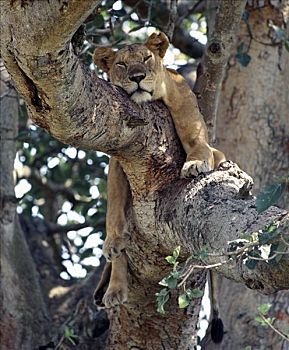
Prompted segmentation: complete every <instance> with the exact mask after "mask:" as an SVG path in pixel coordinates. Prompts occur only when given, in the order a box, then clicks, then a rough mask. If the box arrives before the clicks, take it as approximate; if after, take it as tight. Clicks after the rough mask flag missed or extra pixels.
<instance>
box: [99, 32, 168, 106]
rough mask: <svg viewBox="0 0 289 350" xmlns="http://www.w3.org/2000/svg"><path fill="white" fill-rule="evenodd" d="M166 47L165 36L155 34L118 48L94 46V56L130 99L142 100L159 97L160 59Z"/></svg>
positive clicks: (160, 84) (161, 87) (161, 74)
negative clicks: (145, 39) (141, 41)
mask: <svg viewBox="0 0 289 350" xmlns="http://www.w3.org/2000/svg"><path fill="white" fill-rule="evenodd" d="M168 47H169V40H168V38H167V36H166V35H165V34H164V33H159V34H156V33H154V34H152V35H151V36H150V37H149V38H148V40H147V42H146V43H145V44H133V45H128V46H126V47H124V48H122V49H120V50H118V51H113V50H112V49H111V48H97V49H96V50H95V52H94V55H93V59H94V62H95V64H96V65H97V66H98V67H99V68H101V69H102V70H103V71H105V72H107V73H108V74H109V77H110V80H111V82H112V83H113V84H115V85H117V86H120V87H121V88H123V89H124V90H125V91H126V92H127V93H128V94H129V96H130V98H131V99H132V100H133V101H135V102H137V103H142V102H146V101H150V100H156V99H159V98H161V97H162V94H163V93H162V90H163V89H164V86H163V85H164V84H162V81H163V72H164V67H163V63H162V59H163V57H164V55H165V53H166V50H167V48H168Z"/></svg>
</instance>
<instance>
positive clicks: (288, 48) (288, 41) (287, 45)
mask: <svg viewBox="0 0 289 350" xmlns="http://www.w3.org/2000/svg"><path fill="white" fill-rule="evenodd" d="M284 46H285V49H286V50H287V51H288V52H289V40H286V41H285V42H284Z"/></svg>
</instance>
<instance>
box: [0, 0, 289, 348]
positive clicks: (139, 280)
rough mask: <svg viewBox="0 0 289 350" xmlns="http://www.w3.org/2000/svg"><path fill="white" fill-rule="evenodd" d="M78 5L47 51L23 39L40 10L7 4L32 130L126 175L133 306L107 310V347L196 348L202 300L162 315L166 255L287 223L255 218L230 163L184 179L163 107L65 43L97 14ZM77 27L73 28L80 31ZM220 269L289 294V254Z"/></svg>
mask: <svg viewBox="0 0 289 350" xmlns="http://www.w3.org/2000/svg"><path fill="white" fill-rule="evenodd" d="M80 3H81V4H86V5H79V8H74V7H73V6H71V7H70V5H68V6H67V8H66V12H65V13H64V14H63V25H62V22H61V25H62V28H63V29H62V35H63V37H62V38H60V37H56V38H54V40H53V42H50V39H51V38H50V36H49V35H48V37H47V41H48V42H47V43H44V42H43V41H45V39H44V38H42V41H41V42H39V41H37V32H38V30H39V28H38V27H37V25H35V27H33V30H34V31H33V30H31V31H30V32H29V33H25V31H26V28H27V26H26V23H27V21H28V19H29V18H32V16H34V13H35V9H36V8H35V7H34V6H38V5H35V4H38V3H37V2H33V3H32V4H31V5H29V6H27V7H26V8H25V16H24V15H23V8H22V7H17V8H14V12H13V15H12V14H11V12H10V11H9V10H10V6H13V5H9V3H8V2H5V6H4V16H3V18H4V24H5V26H4V35H3V37H4V40H3V42H4V45H3V49H2V52H3V57H4V59H5V63H6V65H7V68H8V70H9V71H10V73H11V75H12V76H13V78H14V80H15V83H16V86H17V88H18V89H19V91H20V92H21V93H22V94H23V96H24V98H25V99H26V102H27V104H28V106H29V110H30V116H31V118H32V119H33V120H34V122H35V123H37V124H38V125H40V126H42V127H43V128H44V129H45V130H47V131H48V132H50V133H51V134H52V135H53V136H55V137H57V138H58V139H60V140H61V141H62V142H65V143H69V144H71V145H74V146H79V147H82V148H84V149H95V150H101V151H105V152H107V153H109V154H113V155H114V156H116V157H117V158H118V159H119V161H120V162H121V164H122V166H123V168H124V170H125V172H126V174H127V176H128V179H129V182H130V185H131V189H132V194H133V201H132V203H131V204H132V205H131V208H130V231H131V232H132V239H131V241H130V244H129V247H128V249H127V256H128V261H129V301H128V303H127V305H126V306H121V307H120V308H119V309H117V310H111V312H110V315H109V316H110V320H111V334H110V337H109V341H108V346H109V347H110V348H111V349H123V348H129V349H133V348H134V349H135V348H149V349H163V348H165V349H182V350H183V349H189V348H191V347H192V346H193V344H195V340H196V339H194V337H192V336H195V334H196V333H195V329H196V324H197V320H198V311H199V308H200V302H201V300H200V299H195V300H194V301H193V302H192V303H191V305H190V307H189V308H188V310H186V311H184V310H180V309H179V308H178V306H177V302H176V295H175V294H174V293H172V299H171V302H170V304H169V306H168V310H167V314H166V315H165V316H160V315H159V314H157V312H156V306H155V292H156V291H157V290H158V289H159V286H158V281H159V280H160V279H161V278H162V277H163V276H164V275H166V274H167V273H168V271H169V266H167V263H166V261H165V260H164V257H165V256H167V255H169V254H170V253H171V252H172V250H173V249H174V248H175V247H176V246H178V245H180V246H181V258H180V259H181V262H184V261H185V260H186V259H187V258H188V257H189V256H190V255H192V254H193V255H198V253H199V252H200V250H201V249H202V247H204V246H207V247H210V250H211V251H220V250H221V249H222V248H224V247H226V246H227V241H228V240H232V239H236V238H238V237H239V236H240V234H241V233H242V232H245V231H247V232H248V233H250V232H253V231H255V230H258V229H261V228H264V226H265V225H266V224H268V223H270V222H272V221H273V220H276V221H279V222H280V229H281V230H285V227H286V225H287V224H288V220H289V219H288V216H285V212H284V211H282V210H280V209H277V208H272V209H270V210H268V211H266V213H263V214H261V215H258V214H257V212H256V210H255V201H254V199H250V198H249V199H244V196H243V194H244V192H248V191H249V189H250V187H251V185H252V181H251V179H250V178H249V177H248V176H247V175H246V174H245V173H244V172H242V171H241V170H240V169H238V168H237V167H236V166H235V165H234V164H232V163H226V164H225V165H224V166H223V167H222V168H220V169H219V170H218V171H216V172H213V173H211V174H208V175H205V176H199V177H198V178H197V179H194V180H192V181H190V182H188V181H185V180H181V179H179V170H180V168H181V164H182V163H183V161H184V153H183V150H182V149H181V147H180V143H179V141H178V139H177V137H176V134H175V131H174V128H173V125H172V121H171V118H170V117H169V114H168V111H167V110H166V108H165V107H164V105H163V104H162V103H161V102H157V103H150V104H146V105H143V106H142V107H140V106H137V105H136V104H134V103H133V102H131V101H130V100H129V99H128V98H127V96H126V95H125V94H124V93H123V92H121V91H120V90H119V89H118V88H116V87H114V86H111V85H110V84H108V83H106V82H104V81H101V80H100V79H98V78H97V77H95V76H94V75H93V74H92V73H91V72H89V71H88V70H87V69H86V68H85V67H83V66H81V64H80V63H79V61H78V59H77V57H76V56H75V55H74V52H73V48H72V47H71V46H70V45H67V40H69V38H71V36H72V34H73V28H72V27H73V26H72V25H71V26H66V25H65V23H66V20H68V19H69V20H70V21H71V19H72V17H71V16H72V12H73V14H74V17H73V18H76V17H77V18H80V20H81V19H84V17H85V15H88V13H89V11H91V9H92V5H91V4H90V5H88V4H87V2H86V1H83V2H74V1H72V2H71V4H76V5H75V6H77V4H80ZM41 4H42V8H43V9H42V11H43V12H41V13H45V16H43V17H42V18H41V19H42V20H41V21H40V17H41V14H39V17H38V18H37V20H38V22H39V25H40V28H42V29H43V30H44V29H45V26H47V25H50V23H51V21H52V22H53V23H54V31H57V30H58V29H59V24H58V23H56V22H55V21H53V20H52V19H51V18H50V17H54V16H56V17H57V18H58V19H59V11H60V9H59V8H55V7H54V5H55V4H56V3H55V2H53V3H52V4H51V2H49V3H48V2H47V3H45V4H44V3H41ZM57 4H58V3H57ZM57 6H58V5H57ZM76 11H78V12H79V16H76V15H75V12H76ZM61 19H62V18H61ZM80 20H79V21H76V22H74V23H75V27H74V30H76V29H77V27H78V26H79V24H80ZM40 22H41V24H40ZM36 24H38V23H36ZM7 28H9V31H8V30H7ZM30 29H31V28H30ZM24 33H25V35H24ZM25 36H26V37H25ZM27 36H28V37H29V38H27ZM30 37H32V38H34V40H35V41H36V44H35V43H34V46H33V47H30V46H29V45H27V41H28V42H29V41H30V40H31V38H30ZM24 38H25V39H24ZM242 198H243V199H242ZM204 218H205V220H204ZM140 257H141V258H140ZM212 261H214V262H216V261H217V262H219V261H223V258H222V257H218V258H216V257H215V258H214V259H213V258H212V257H211V258H210V259H209V261H208V262H212ZM218 270H219V271H220V272H221V273H223V274H224V275H225V276H226V277H228V278H231V279H234V280H236V281H238V282H242V283H243V284H246V285H247V286H248V287H250V288H252V289H256V290H259V291H261V292H263V293H272V292H275V291H277V290H280V289H285V288H288V287H289V281H288V278H287V276H288V272H289V259H288V256H285V257H284V258H283V259H282V260H281V262H280V263H279V264H278V265H276V266H274V267H271V268H269V266H268V265H267V264H266V263H265V262H263V263H260V264H259V265H258V267H257V268H256V269H255V270H249V269H248V268H247V267H246V266H245V265H244V264H243V262H242V261H234V260H232V261H230V263H227V264H222V265H221V266H220V267H219V268H218ZM204 283H205V274H204V272H202V271H201V272H200V273H197V274H195V275H194V276H192V277H191V279H190V280H189V281H188V285H192V286H197V287H199V288H203V287H204Z"/></svg>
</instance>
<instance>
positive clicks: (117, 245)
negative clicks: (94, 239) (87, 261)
mask: <svg viewBox="0 0 289 350" xmlns="http://www.w3.org/2000/svg"><path fill="white" fill-rule="evenodd" d="M129 237H130V235H129V233H128V232H124V233H122V236H113V237H107V238H106V240H105V241H104V245H103V255H104V256H105V258H106V260H107V261H111V260H112V259H113V258H116V257H118V256H119V255H120V254H121V253H122V251H123V250H124V249H125V248H126V245H127V242H128V240H129Z"/></svg>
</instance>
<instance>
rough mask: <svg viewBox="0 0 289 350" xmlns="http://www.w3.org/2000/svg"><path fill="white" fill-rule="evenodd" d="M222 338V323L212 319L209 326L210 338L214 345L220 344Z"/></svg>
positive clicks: (219, 320)
mask: <svg viewBox="0 0 289 350" xmlns="http://www.w3.org/2000/svg"><path fill="white" fill-rule="evenodd" d="M223 336H224V325H223V321H222V320H221V319H220V318H219V317H216V318H213V319H212V324H211V338H212V340H213V342H214V343H215V344H219V343H221V342H222V340H223Z"/></svg>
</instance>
